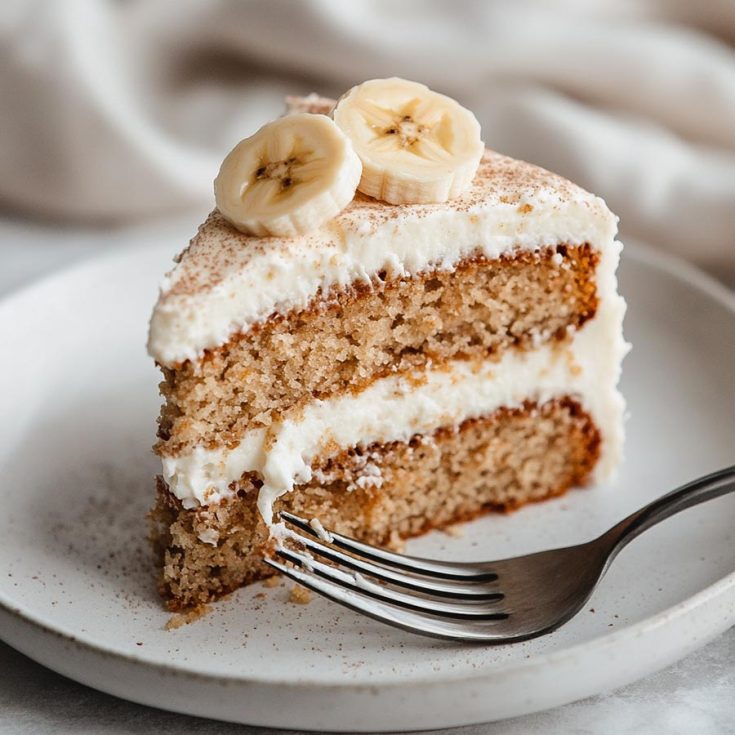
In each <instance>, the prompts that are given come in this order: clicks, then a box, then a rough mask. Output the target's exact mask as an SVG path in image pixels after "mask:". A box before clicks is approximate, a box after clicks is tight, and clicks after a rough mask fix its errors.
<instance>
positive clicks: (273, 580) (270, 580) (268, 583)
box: [263, 574, 281, 587]
mask: <svg viewBox="0 0 735 735" xmlns="http://www.w3.org/2000/svg"><path fill="white" fill-rule="evenodd" d="M279 584H281V575H280V574H274V575H273V576H272V577H266V578H265V579H264V580H263V586H264V587H278V585H279Z"/></svg>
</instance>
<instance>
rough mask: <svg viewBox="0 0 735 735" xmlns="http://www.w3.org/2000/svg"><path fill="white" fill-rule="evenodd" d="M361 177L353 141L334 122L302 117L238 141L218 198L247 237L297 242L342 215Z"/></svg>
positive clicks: (221, 176) (216, 186)
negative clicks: (294, 238) (270, 237)
mask: <svg viewBox="0 0 735 735" xmlns="http://www.w3.org/2000/svg"><path fill="white" fill-rule="evenodd" d="M361 173H362V164H361V163H360V159H359V158H358V157H357V154H356V153H355V151H354V149H353V147H352V144H351V142H350V140H349V139H348V138H347V136H346V135H345V134H344V133H343V132H342V131H341V130H340V129H339V128H338V127H337V126H336V125H335V124H334V122H333V121H332V120H331V119H330V118H328V117H327V116H326V115H312V114H309V113H298V114H293V115H287V116H286V117H282V118H280V119H279V120H276V121H274V122H272V123H268V124H267V125H264V126H263V127H262V128H261V129H260V130H258V132H257V133H255V135H253V136H251V137H250V138H245V140H243V141H241V142H240V143H238V144H237V145H236V146H235V147H234V148H233V149H232V151H231V152H230V153H229V154H228V155H227V157H226V158H225V160H224V161H223V163H222V167H221V168H220V170H219V174H218V175H217V178H216V179H215V180H214V197H215V200H216V202H217V207H218V208H219V211H220V212H221V213H222V215H223V216H224V217H225V218H226V219H227V220H228V221H229V222H230V223H231V224H232V225H234V226H235V227H237V229H238V230H241V231H242V232H245V233H247V234H250V235H257V236H259V237H263V236H268V235H276V236H280V237H297V236H298V235H303V234H306V233H307V232H309V231H310V230H313V229H315V228H316V227H319V226H320V225H322V224H324V223H325V222H326V221H328V220H330V219H331V218H332V217H334V216H335V215H337V214H339V213H340V212H341V211H342V210H343V209H344V208H345V206H347V204H349V202H351V201H352V198H353V197H354V196H355V190H356V188H357V184H358V182H359V181H360V175H361Z"/></svg>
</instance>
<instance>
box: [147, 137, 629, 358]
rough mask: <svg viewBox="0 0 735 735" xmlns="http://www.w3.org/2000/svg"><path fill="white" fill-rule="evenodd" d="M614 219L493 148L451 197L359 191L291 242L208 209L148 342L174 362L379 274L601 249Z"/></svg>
mask: <svg viewBox="0 0 735 735" xmlns="http://www.w3.org/2000/svg"><path fill="white" fill-rule="evenodd" d="M616 221H617V220H616V218H615V216H614V215H613V214H612V213H611V212H610V211H609V210H608V209H607V207H606V206H605V203H604V202H603V201H602V200H601V199H599V198H598V197H595V196H593V195H592V194H590V193H588V192H586V191H584V190H583V189H581V188H579V187H578V186H575V185H574V184H572V183H571V182H569V181H566V180H565V179H563V178H561V177H560V176H556V175H555V174H552V173H549V172H548V171H545V170H544V169H541V168H538V167H536V166H532V165H530V164H528V163H524V162H523V161H517V160H514V159H511V158H508V157H506V156H502V155H500V154H498V153H494V152H492V151H487V152H486V154H485V156H484V158H483V160H482V161H481V163H480V167H479V169H478V172H477V175H476V176H475V179H474V182H473V184H472V186H471V187H470V188H469V189H468V190H467V191H466V192H465V193H464V194H462V195H461V196H459V197H457V198H456V199H453V200H451V201H449V202H445V203H442V204H406V205H388V204H385V203H384V202H379V201H376V200H374V199H370V198H369V197H366V196H364V195H361V194H357V195H356V196H355V198H354V200H353V201H352V202H351V203H350V204H349V205H348V206H347V207H346V208H345V209H344V211H342V212H341V213H340V214H339V215H338V216H337V217H335V218H334V219H333V220H331V221H330V222H328V223H327V224H325V225H324V226H323V227H322V228H320V229H319V230H316V231H314V232H313V233H311V234H309V235H306V236H304V237H300V238H296V239H283V238H274V237H270V238H257V237H248V236H246V235H244V234H242V233H241V232H238V231H237V230H235V229H234V228H232V227H231V226H230V225H228V224H227V222H226V221H225V220H224V219H223V217H222V216H221V215H220V214H219V213H218V212H213V213H212V214H211V215H210V217H209V218H208V219H207V221H206V222H205V223H204V224H203V225H202V227H201V228H200V229H199V232H198V233H197V235H196V237H195V238H194V239H193V240H192V242H191V244H190V245H189V247H188V248H187V250H185V251H184V253H182V255H181V256H180V258H179V260H178V264H177V265H176V267H175V268H174V269H173V271H172V272H171V273H169V274H168V276H167V277H166V279H165V280H164V282H163V284H162V286H161V294H160V297H159V300H158V303H157V304H156V307H155V309H154V313H153V316H152V319H151V326H150V334H149V340H148V349H149V352H150V354H151V355H152V356H153V357H154V358H155V359H156V361H157V362H158V363H159V364H161V365H167V366H169V367H173V366H175V365H177V364H179V363H182V362H184V361H185V360H197V359H199V358H201V356H202V355H203V354H204V351H205V350H207V349H212V348H214V347H217V346H220V345H223V344H225V343H226V342H227V341H228V340H229V339H230V338H231V337H232V336H233V335H235V334H237V333H240V332H247V331H248V330H249V329H250V327H252V326H253V325H254V324H257V323H260V322H262V321H264V320H265V319H267V318H269V317H270V316H271V315H273V314H276V313H277V314H286V313H288V312H291V311H293V310H294V309H303V308H306V307H307V306H308V304H309V303H310V302H311V300H312V299H313V298H315V297H316V296H317V295H318V294H328V293H330V292H331V291H332V289H333V288H334V287H337V288H345V287H347V286H350V285H352V284H358V283H365V284H367V283H370V282H371V281H373V280H374V279H376V278H377V277H378V275H379V274H380V273H381V272H383V271H385V272H386V273H388V274H390V275H391V276H392V277H396V278H399V277H404V276H411V275H415V274H417V273H422V272H424V271H427V270H430V269H437V270H452V269H454V268H455V266H456V265H457V264H458V263H459V262H460V261H462V260H464V259H466V258H468V257H471V256H472V255H473V254H475V253H479V254H480V255H482V256H484V257H485V258H487V259H489V260H492V259H495V258H498V257H500V256H501V255H503V254H506V253H509V252H515V251H518V250H525V251H531V252H533V251H535V250H537V249H538V248H540V247H545V246H556V245H557V244H559V243H567V244H569V245H581V244H583V243H589V244H590V245H591V246H592V247H593V248H595V249H602V248H605V247H607V246H608V245H609V244H610V243H612V241H613V238H614V236H615V231H616Z"/></svg>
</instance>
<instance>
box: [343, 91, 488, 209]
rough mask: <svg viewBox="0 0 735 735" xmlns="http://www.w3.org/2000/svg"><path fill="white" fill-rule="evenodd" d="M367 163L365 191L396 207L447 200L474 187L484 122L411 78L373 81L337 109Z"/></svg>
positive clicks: (347, 96) (345, 97) (362, 184)
mask: <svg viewBox="0 0 735 735" xmlns="http://www.w3.org/2000/svg"><path fill="white" fill-rule="evenodd" d="M332 117H333V118H334V121H335V122H336V123H337V125H338V126H339V127H340V128H341V129H342V130H343V131H344V132H345V134H346V135H347V136H348V137H349V138H350V140H352V144H353V146H354V147H355V151H356V152H357V155H358V156H359V157H360V160H361V161H362V178H361V180H360V184H359V185H358V187H357V188H358V189H359V190H360V191H361V192H363V193H364V194H367V195H368V196H371V197H375V198H376V199H382V200H383V201H386V202H390V203H391V204H407V203H416V204H421V203H429V202H445V201H447V200H448V199H452V198H454V197H456V196H459V195H460V194H461V193H462V192H463V191H465V190H466V189H467V188H468V187H469V185H470V184H471V182H472V179H473V178H474V176H475V173H476V172H477V167H478V166H479V164H480V159H481V158H482V154H483V152H484V145H483V143H482V140H481V138H480V124H479V123H478V122H477V118H476V117H475V116H474V115H473V114H472V113H471V112H470V111H469V110H467V109H465V108H464V107H462V106H461V105H460V104H459V103H458V102H456V101H455V100H453V99H451V98H450V97H446V96H445V95H443V94H439V93H437V92H433V91H432V90H430V89H429V88H428V87H426V86H425V85H423V84H419V83H417V82H409V81H407V80H405V79H398V78H393V79H372V80H371V81H368V82H363V83H362V84H359V85H358V86H356V87H353V88H352V89H350V90H349V91H348V92H347V93H346V94H344V95H343V96H342V97H341V98H340V99H339V100H338V101H337V104H336V105H335V107H334V110H333V111H332Z"/></svg>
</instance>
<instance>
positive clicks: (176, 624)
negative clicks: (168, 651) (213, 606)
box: [163, 605, 209, 630]
mask: <svg viewBox="0 0 735 735" xmlns="http://www.w3.org/2000/svg"><path fill="white" fill-rule="evenodd" d="M208 612H209V605H197V606H196V607H193V608H192V609H191V610H186V611H185V612H182V613H175V614H174V615H172V616H171V617H170V618H169V619H168V620H167V621H166V625H164V626H163V627H164V629H165V630H176V629H177V628H180V627H181V626H182V625H189V623H193V622H194V621H195V620H199V618H201V617H202V616H203V615H206V614H207V613H208Z"/></svg>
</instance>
